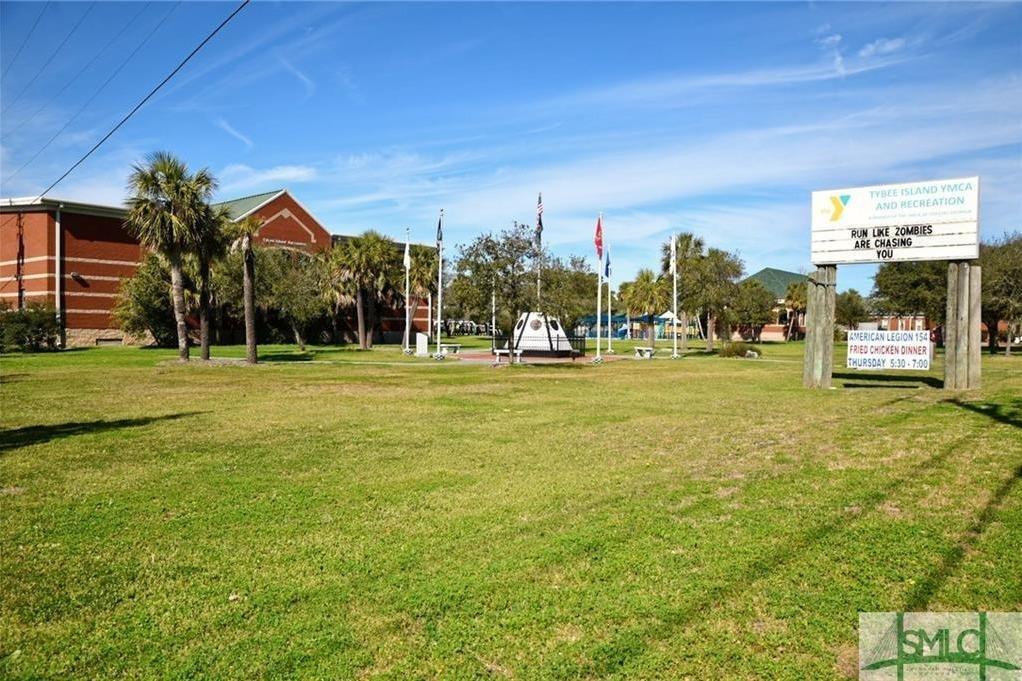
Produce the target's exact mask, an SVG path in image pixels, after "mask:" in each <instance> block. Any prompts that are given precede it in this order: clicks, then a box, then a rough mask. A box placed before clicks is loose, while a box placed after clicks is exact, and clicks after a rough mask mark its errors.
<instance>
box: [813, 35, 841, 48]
mask: <svg viewBox="0 0 1022 681" xmlns="http://www.w3.org/2000/svg"><path fill="white" fill-rule="evenodd" d="M816 44H817V45H819V46H820V47H824V48H828V49H829V48H832V47H837V46H838V45H840V44H841V34H840V33H831V34H830V35H827V36H824V37H822V38H817V39H816Z"/></svg>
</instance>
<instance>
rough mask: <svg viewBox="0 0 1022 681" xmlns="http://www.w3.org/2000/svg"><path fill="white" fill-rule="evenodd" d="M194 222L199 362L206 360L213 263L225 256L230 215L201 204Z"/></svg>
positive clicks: (225, 210) (220, 209)
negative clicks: (195, 227)
mask: <svg viewBox="0 0 1022 681" xmlns="http://www.w3.org/2000/svg"><path fill="white" fill-rule="evenodd" d="M203 208H204V209H203V211H202V212H201V213H200V218H199V220H198V222H197V226H198V229H197V234H196V241H195V251H194V252H195V259H196V261H197V264H198V273H199V276H198V284H199V345H200V348H201V356H202V359H203V360H207V361H208V360H209V307H210V304H209V303H210V301H209V299H210V289H211V285H212V281H211V280H212V277H211V276H210V271H211V268H212V266H213V263H214V262H215V261H217V260H219V259H220V258H222V257H223V256H224V255H225V254H226V253H227V247H228V245H229V243H230V237H229V235H228V226H229V224H230V215H229V214H228V213H227V209H226V208H223V207H217V208H214V207H212V206H210V205H208V204H207V205H205V206H204V207H203Z"/></svg>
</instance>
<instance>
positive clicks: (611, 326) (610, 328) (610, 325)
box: [607, 254, 614, 355]
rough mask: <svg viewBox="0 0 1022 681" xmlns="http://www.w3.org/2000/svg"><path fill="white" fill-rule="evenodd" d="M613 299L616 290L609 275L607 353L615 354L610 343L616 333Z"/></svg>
mask: <svg viewBox="0 0 1022 681" xmlns="http://www.w3.org/2000/svg"><path fill="white" fill-rule="evenodd" d="M608 255H609V254H608ZM613 299H614V292H613V291H611V290H610V278H609V277H608V278H607V354H608V355H613V354H614V348H612V347H611V345H610V339H611V337H612V336H613V335H614V332H613V329H614V324H613V322H612V319H613V314H614V313H613V311H612V310H611V309H610V303H611V301H612V300H613Z"/></svg>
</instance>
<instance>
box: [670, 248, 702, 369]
mask: <svg viewBox="0 0 1022 681" xmlns="http://www.w3.org/2000/svg"><path fill="white" fill-rule="evenodd" d="M705 248H706V244H705V243H704V242H703V240H702V239H701V238H699V237H697V236H696V235H694V234H692V233H691V232H679V233H678V236H677V264H678V311H679V312H680V313H681V315H680V317H679V319H678V323H680V325H681V328H682V330H683V333H682V336H681V348H680V349H681V351H682V352H684V351H685V349H686V348H687V346H688V314H689V312H695V309H694V307H693V305H692V301H693V296H694V291H693V287H694V285H695V283H696V277H695V272H694V271H693V266H694V265H696V264H697V263H698V262H699V260H700V259H701V258H702V257H703V249H705ZM660 271H661V272H662V273H663V274H665V275H670V273H671V240H670V239H668V240H667V241H665V242H664V243H663V244H662V245H661V246H660ZM672 286H673V283H672ZM672 295H673V292H672Z"/></svg>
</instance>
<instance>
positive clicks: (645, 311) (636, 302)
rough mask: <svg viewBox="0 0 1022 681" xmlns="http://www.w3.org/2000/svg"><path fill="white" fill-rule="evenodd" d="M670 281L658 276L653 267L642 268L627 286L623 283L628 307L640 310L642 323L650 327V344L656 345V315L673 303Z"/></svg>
mask: <svg viewBox="0 0 1022 681" xmlns="http://www.w3.org/2000/svg"><path fill="white" fill-rule="evenodd" d="M669 287H670V283H669V282H668V281H667V279H665V278H664V277H661V276H658V275H657V274H656V273H655V272H653V270H651V269H646V268H644V269H641V270H639V272H638V274H636V275H635V281H633V282H630V283H629V284H628V286H627V287H625V286H623V285H622V287H621V288H622V289H623V293H621V294H620V295H621V297H622V298H624V299H625V300H624V302H625V304H626V305H627V306H628V309H629V310H631V311H634V312H639V313H640V314H642V316H643V321H642V325H643V326H644V327H646V328H648V329H649V331H650V333H649V344H650V346H651V347H655V346H656V326H655V322H652V318H653V316H654V315H656V314H659V313H660V312H662V311H664V310H666V309H667V306H668V305H670V303H671V290H670V288H669Z"/></svg>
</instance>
